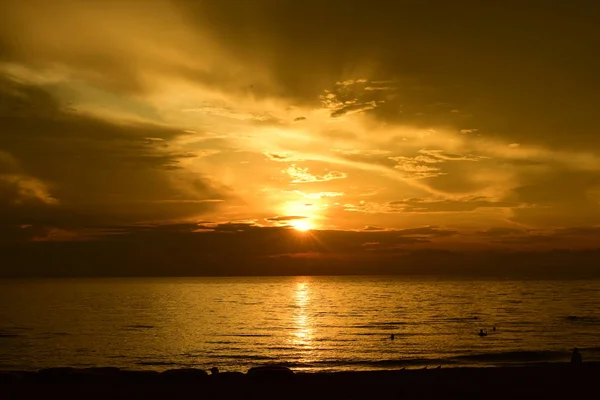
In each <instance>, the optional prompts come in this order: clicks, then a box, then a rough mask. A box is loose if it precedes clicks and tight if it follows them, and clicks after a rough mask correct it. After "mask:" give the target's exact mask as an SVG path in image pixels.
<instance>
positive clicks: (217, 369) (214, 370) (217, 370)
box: [210, 367, 219, 375]
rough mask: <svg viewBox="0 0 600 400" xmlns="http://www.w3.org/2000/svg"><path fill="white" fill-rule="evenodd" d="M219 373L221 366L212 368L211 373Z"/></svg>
mask: <svg viewBox="0 0 600 400" xmlns="http://www.w3.org/2000/svg"><path fill="white" fill-rule="evenodd" d="M218 373H219V368H217V367H212V368H211V369H210V374H211V375H216V374H218Z"/></svg>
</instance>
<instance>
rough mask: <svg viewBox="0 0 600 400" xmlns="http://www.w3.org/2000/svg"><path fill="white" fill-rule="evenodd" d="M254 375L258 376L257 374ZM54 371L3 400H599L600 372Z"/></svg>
mask: <svg viewBox="0 0 600 400" xmlns="http://www.w3.org/2000/svg"><path fill="white" fill-rule="evenodd" d="M255 372H256V371H255ZM258 372H260V373H254V374H252V373H250V372H249V373H247V374H242V373H223V372H221V373H220V374H217V375H209V374H207V373H206V372H204V371H201V370H171V371H165V372H161V373H159V372H156V371H125V370H119V369H116V368H89V369H72V368H64V369H62V368H53V369H48V370H41V371H38V372H16V371H11V372H2V373H0V398H2V399H45V398H52V399H128V400H131V399H138V398H139V399H174V398H194V399H198V398H211V399H224V398H225V399H229V398H235V399H247V398H260V399H266V398H269V399H270V398H281V399H290V398H292V399H310V398H329V399H333V398H335V399H338V398H340V399H370V398H401V399H413V398H415V399H416V398H436V399H447V398H453V399H454V398H456V399H465V398H469V399H478V398H485V399H512V398H528V399H536V398H551V399H553V398H569V399H570V398H576V397H579V396H582V397H585V398H596V397H597V396H598V395H599V393H600V389H598V388H599V387H600V386H598V384H599V383H600V364H597V363H593V364H592V363H587V364H584V365H582V366H581V367H578V368H574V367H572V366H570V365H568V364H545V365H536V366H524V367H493V368H442V369H427V370H401V371H370V372H336V373H295V374H292V373H285V371H268V370H262V371H258Z"/></svg>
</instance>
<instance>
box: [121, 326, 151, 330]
mask: <svg viewBox="0 0 600 400" xmlns="http://www.w3.org/2000/svg"><path fill="white" fill-rule="evenodd" d="M124 328H125V329H154V325H127V326H125V327H124Z"/></svg>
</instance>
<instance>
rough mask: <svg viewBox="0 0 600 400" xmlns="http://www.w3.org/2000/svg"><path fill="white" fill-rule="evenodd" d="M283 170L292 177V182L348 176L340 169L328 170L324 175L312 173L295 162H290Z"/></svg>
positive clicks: (321, 180)
mask: <svg viewBox="0 0 600 400" xmlns="http://www.w3.org/2000/svg"><path fill="white" fill-rule="evenodd" d="M283 172H285V173H287V174H288V175H289V176H290V177H291V178H292V183H309V182H327V181H331V180H334V179H344V178H347V177H348V174H346V173H345V172H340V171H330V172H328V173H326V174H324V175H312V174H311V173H309V172H308V168H300V167H298V166H296V164H292V165H291V166H290V167H288V168H287V169H285V170H284V171H283Z"/></svg>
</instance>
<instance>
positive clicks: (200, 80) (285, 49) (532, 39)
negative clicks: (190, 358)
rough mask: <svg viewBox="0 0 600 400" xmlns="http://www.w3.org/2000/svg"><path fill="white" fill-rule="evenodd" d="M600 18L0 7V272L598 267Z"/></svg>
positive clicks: (167, 2)
mask: <svg viewBox="0 0 600 400" xmlns="http://www.w3.org/2000/svg"><path fill="white" fill-rule="evenodd" d="M599 18H600V7H598V6H597V5H596V4H595V2H593V1H570V2H547V1H536V0H531V1H526V2H524V1H515V0H508V1H502V2H481V1H460V0H457V1H442V0H440V1H434V0H397V1H376V0H374V1H369V2H360V3H356V4H354V3H353V4H352V6H351V7H350V6H349V3H347V2H342V1H337V0H331V1H314V0H307V1H302V2H298V1H283V0H255V1H252V2H242V1H233V0H221V1H185V0H148V1H141V0H121V1H118V2H117V1H105V0H103V1H99V0H88V1H85V2H81V1H75V0H55V1H51V2H50V1H42V0H28V1H19V0H3V1H2V2H1V3H0V249H1V250H2V254H3V255H2V256H0V257H2V258H3V259H4V260H5V261H6V262H2V266H0V276H13V275H26V276H31V275H61V276H71V275H73V276H79V275H170V274H174V275H182V274H183V275H221V274H225V275H231V274H233V275H237V274H304V273H311V274H319V273H324V274H337V273H340V274H343V273H408V272H410V273H419V272H423V273H428V272H431V273H440V272H448V273H450V274H454V273H456V274H459V273H465V272H476V273H488V272H492V271H493V272H494V273H499V274H502V273H504V272H508V271H533V270H536V271H538V272H539V271H541V273H542V275H543V274H545V273H547V272H548V273H550V272H549V271H555V272H557V273H561V274H562V275H564V276H575V275H577V272H576V271H579V270H585V271H587V272H595V271H596V270H598V268H597V267H595V265H600V264H598V262H599V261H600V135H599V130H600V119H599V118H598V111H597V107H598V104H600V79H599V78H598V73H597V71H599V70H600V58H599V57H597V56H596V53H597V49H598V46H600V31H598V29H597V27H596V25H597V24H596V21H597V20H598V19H599ZM597 272H598V274H599V275H600V271H597Z"/></svg>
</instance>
